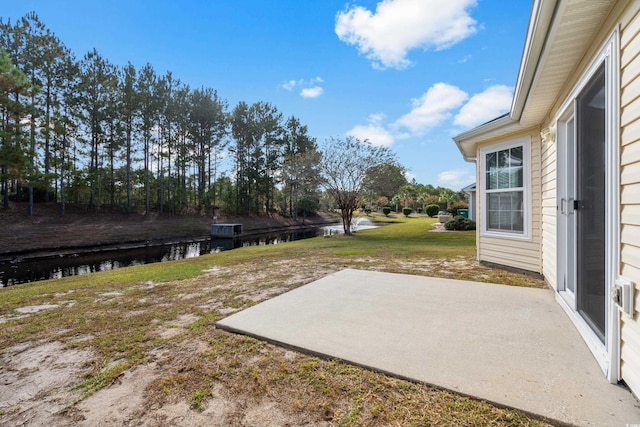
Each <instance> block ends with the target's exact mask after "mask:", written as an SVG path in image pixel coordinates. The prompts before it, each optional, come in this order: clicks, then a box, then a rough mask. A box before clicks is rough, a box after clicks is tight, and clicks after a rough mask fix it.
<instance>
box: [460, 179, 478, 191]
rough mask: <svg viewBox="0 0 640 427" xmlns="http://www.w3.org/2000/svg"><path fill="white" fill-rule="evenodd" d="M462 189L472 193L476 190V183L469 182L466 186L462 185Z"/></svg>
mask: <svg viewBox="0 0 640 427" xmlns="http://www.w3.org/2000/svg"><path fill="white" fill-rule="evenodd" d="M462 191H464V192H465V193H473V192H475V191H476V183H475V182H474V183H473V184H469V185H467V186H466V187H464V188H463V189H462Z"/></svg>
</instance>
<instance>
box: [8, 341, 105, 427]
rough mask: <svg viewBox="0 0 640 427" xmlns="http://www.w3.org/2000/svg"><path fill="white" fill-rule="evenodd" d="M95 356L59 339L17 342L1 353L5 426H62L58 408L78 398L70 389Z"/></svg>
mask: <svg viewBox="0 0 640 427" xmlns="http://www.w3.org/2000/svg"><path fill="white" fill-rule="evenodd" d="M93 357H94V355H93V353H92V352H90V351H87V350H82V349H68V348H65V346H64V344H62V343H61V342H57V341H54V342H45V343H28V344H19V345H16V346H13V347H9V348H7V349H6V350H5V351H4V352H3V354H2V356H0V363H1V364H2V365H1V366H0V411H3V412H4V413H5V415H4V417H3V418H2V422H3V424H4V425H11V426H27V425H28V426H52V425H53V426H57V425H65V421H64V420H63V416H62V415H60V412H61V411H64V410H65V408H67V407H69V406H71V405H72V404H73V402H74V400H76V399H77V398H79V397H80V393H79V392H78V391H74V390H70V389H69V386H70V385H71V384H75V383H78V381H79V378H80V376H81V374H82V372H83V368H82V367H83V365H85V364H86V363H87V362H89V361H90V360H91V359H92V358H93Z"/></svg>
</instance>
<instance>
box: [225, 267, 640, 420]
mask: <svg viewBox="0 0 640 427" xmlns="http://www.w3.org/2000/svg"><path fill="white" fill-rule="evenodd" d="M217 326H218V327H219V328H222V329H226V330H229V331H232V332H238V333H242V334H246V335H251V336H254V337H257V338H261V339H265V340H268V341H270V342H274V343H278V344H282V345H285V346H287V347H292V348H294V349H297V350H300V351H303V352H306V353H311V354H316V355H321V356H323V357H331V358H337V359H341V360H344V361H347V362H350V363H353V364H356V365H360V366H363V367H367V368H370V369H374V370H377V371H381V372H385V373H388V374H391V375H394V376H397V377H401V378H406V379H411V380H415V381H419V382H423V383H427V384H431V385H434V386H437V387H441V388H444V389H448V390H452V391H455V392H458V393H462V394H465V395H469V396H473V397H476V398H479V399H483V400H487V401H489V402H493V403H496V404H499V405H504V406H508V407H512V408H517V409H520V410H523V411H525V412H528V413H531V414H536V415H538V416H542V417H545V418H547V419H548V420H552V421H556V422H559V423H565V424H574V425H593V426H625V425H627V424H632V423H640V406H639V404H638V402H637V401H636V400H635V398H634V397H633V396H632V395H631V393H630V392H629V391H628V390H627V389H625V388H623V387H621V386H617V385H611V384H609V383H608V382H607V381H606V379H605V377H604V374H603V373H602V371H601V369H600V367H599V366H598V365H597V363H596V361H595V360H594V358H593V356H592V355H591V353H590V352H589V350H588V349H587V346H586V345H585V344H584V342H583V341H582V339H581V338H580V336H579V334H578V332H577V331H576V330H575V328H574V326H573V325H572V323H571V322H570V321H569V319H568V318H567V316H566V315H565V313H564V312H563V311H562V309H561V307H560V306H559V305H558V304H557V303H556V302H555V300H554V294H553V292H552V291H550V290H546V289H531V288H519V287H513V286H504V285H494V284H487V283H478V282H466V281H456V280H448V279H437V278H429V277H420V276H411V275H404V274H391V273H380V272H371V271H359V270H343V271H340V272H338V273H335V274H332V275H329V276H327V277H325V278H323V279H320V280H318V281H316V282H313V283H310V284H308V285H305V286H302V287H300V288H298V289H295V290H293V291H291V292H288V293H286V294H283V295H280V296H278V297H276V298H273V299H271V300H268V301H265V302H263V303H261V304H258V305H256V306H254V307H251V308H249V309H246V310H244V311H241V312H239V313H236V314H234V315H232V316H230V317H227V318H225V319H223V320H221V321H220V322H218V323H217Z"/></svg>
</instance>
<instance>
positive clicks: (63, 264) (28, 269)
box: [0, 218, 375, 287]
mask: <svg viewBox="0 0 640 427" xmlns="http://www.w3.org/2000/svg"><path fill="white" fill-rule="evenodd" d="M363 219H364V218H363ZM372 227H375V225H374V224H372V223H371V222H370V221H368V220H367V221H362V219H361V220H360V221H358V223H357V224H356V223H355V222H354V230H362V229H365V228H372ZM340 232H342V225H335V226H327V227H319V228H311V229H304V230H299V231H294V232H287V233H276V234H263V235H256V236H249V237H244V238H236V239H219V238H215V239H202V240H198V241H190V242H183V243H176V244H171V245H158V246H147V247H144V248H137V249H120V250H108V251H106V250H105V251H100V252H95V253H88V254H73V255H68V256H60V257H59V256H56V257H51V258H42V259H37V260H28V259H27V260H22V259H14V260H12V261H8V262H0V285H1V286H2V287H4V286H11V285H16V284H19V283H26V282H34V281H38V280H46V279H59V278H61V277H66V276H76V275H81V274H89V273H95V272H98V271H108V270H115V269H117V268H121V267H127V266H134V265H141V264H149V263H153V262H165V261H173V260H179V259H185V258H194V257H197V256H200V255H205V254H210V253H217V252H220V251H227V250H231V249H237V248H240V247H243V246H264V245H277V244H279V243H283V242H289V241H292V240H300V239H306V238H309V237H316V236H322V235H326V234H328V233H330V234H336V233H340Z"/></svg>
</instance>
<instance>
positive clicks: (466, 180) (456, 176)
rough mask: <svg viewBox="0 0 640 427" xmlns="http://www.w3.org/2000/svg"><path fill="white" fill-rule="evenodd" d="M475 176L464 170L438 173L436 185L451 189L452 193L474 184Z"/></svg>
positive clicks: (471, 172)
mask: <svg viewBox="0 0 640 427" xmlns="http://www.w3.org/2000/svg"><path fill="white" fill-rule="evenodd" d="M475 180H476V178H475V174H474V173H473V171H468V170H466V169H454V170H450V171H444V172H440V173H439V174H438V185H439V186H442V187H446V188H451V189H452V190H454V191H458V190H460V189H461V188H464V187H466V186H467V185H469V184H471V183H472V182H475Z"/></svg>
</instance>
